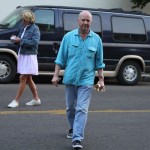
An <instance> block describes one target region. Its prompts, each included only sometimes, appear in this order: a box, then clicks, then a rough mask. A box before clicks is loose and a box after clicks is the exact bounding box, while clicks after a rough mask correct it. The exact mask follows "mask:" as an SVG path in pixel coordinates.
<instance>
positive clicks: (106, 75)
mask: <svg viewBox="0 0 150 150" xmlns="http://www.w3.org/2000/svg"><path fill="white" fill-rule="evenodd" d="M103 73H104V76H105V77H116V74H115V71H104V72H103ZM63 74H64V70H60V72H59V75H60V76H63ZM39 75H54V71H53V72H52V71H39ZM95 76H96V77H97V76H98V73H97V71H96V72H95Z"/></svg>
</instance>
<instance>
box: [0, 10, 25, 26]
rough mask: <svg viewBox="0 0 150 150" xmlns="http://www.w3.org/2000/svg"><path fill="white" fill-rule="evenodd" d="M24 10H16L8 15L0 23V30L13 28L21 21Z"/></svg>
mask: <svg viewBox="0 0 150 150" xmlns="http://www.w3.org/2000/svg"><path fill="white" fill-rule="evenodd" d="M24 9H25V8H21V7H20V8H17V9H15V10H14V11H13V12H12V13H10V14H9V15H8V16H7V17H5V18H4V19H3V20H1V21H0V29H8V28H13V27H14V26H15V25H16V24H17V23H18V21H20V20H21V12H22V11H23V10H24Z"/></svg>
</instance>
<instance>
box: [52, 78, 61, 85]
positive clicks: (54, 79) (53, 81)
mask: <svg viewBox="0 0 150 150" xmlns="http://www.w3.org/2000/svg"><path fill="white" fill-rule="evenodd" d="M59 80H60V78H59V77H58V76H53V78H52V84H53V85H55V86H57V87H58V82H59Z"/></svg>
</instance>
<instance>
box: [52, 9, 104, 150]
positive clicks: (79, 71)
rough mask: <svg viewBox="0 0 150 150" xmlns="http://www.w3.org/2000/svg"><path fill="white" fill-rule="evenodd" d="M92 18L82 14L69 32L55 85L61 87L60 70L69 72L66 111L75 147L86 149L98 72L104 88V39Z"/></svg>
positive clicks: (67, 76)
mask: <svg viewBox="0 0 150 150" xmlns="http://www.w3.org/2000/svg"><path fill="white" fill-rule="evenodd" d="M91 23H92V15H91V13H90V12H89V11H86V10H84V11H82V12H81V13H80V14H79V17H78V26H79V28H78V29H75V30H73V31H71V32H68V33H67V34H66V35H65V36H64V38H63V40H62V43H61V46H60V49H59V52H58V55H57V58H56V60H55V64H56V65H55V73H54V76H53V78H52V83H53V84H54V85H55V86H58V81H59V77H58V75H59V71H60V69H65V72H64V76H63V83H64V84H65V85H66V107H67V108H66V112H67V117H68V121H69V123H70V127H71V129H70V130H69V133H68V135H67V137H68V138H72V147H73V148H74V149H77V150H79V149H82V148H83V146H82V145H81V140H82V139H83V138H84V129H85V125H86V122H87V115H88V108H89V103H90V99H91V92H92V89H93V84H94V79H95V71H97V72H98V76H99V81H98V83H99V85H100V86H101V87H104V77H103V68H104V67H105V64H104V63H103V45H102V41H101V39H100V37H99V36H98V35H97V34H96V33H94V32H93V31H91V30H90V26H91Z"/></svg>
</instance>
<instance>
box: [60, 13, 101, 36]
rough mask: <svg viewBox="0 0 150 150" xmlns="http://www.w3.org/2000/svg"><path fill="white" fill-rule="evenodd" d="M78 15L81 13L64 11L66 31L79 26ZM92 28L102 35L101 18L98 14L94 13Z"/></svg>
mask: <svg viewBox="0 0 150 150" xmlns="http://www.w3.org/2000/svg"><path fill="white" fill-rule="evenodd" d="M78 16H79V14H75V13H64V15H63V20H64V31H65V33H67V32H68V31H71V30H74V29H76V28H78ZM91 30H92V31H94V32H96V33H97V34H98V35H99V36H101V32H102V29H101V19H100V17H99V16H98V15H93V21H92V24H91Z"/></svg>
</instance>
